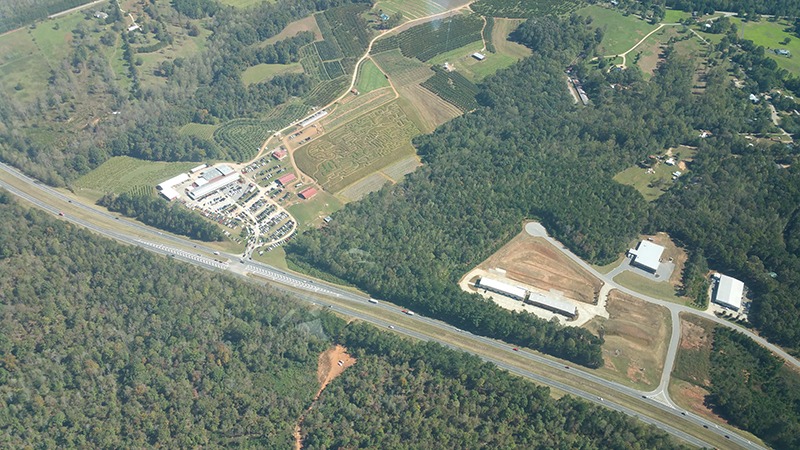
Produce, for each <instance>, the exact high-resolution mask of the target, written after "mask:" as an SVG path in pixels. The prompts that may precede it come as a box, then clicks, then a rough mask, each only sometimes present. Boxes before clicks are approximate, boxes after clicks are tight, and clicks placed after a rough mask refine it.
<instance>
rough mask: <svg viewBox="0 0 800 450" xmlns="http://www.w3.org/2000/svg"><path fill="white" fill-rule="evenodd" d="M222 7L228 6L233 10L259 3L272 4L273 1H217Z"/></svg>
mask: <svg viewBox="0 0 800 450" xmlns="http://www.w3.org/2000/svg"><path fill="white" fill-rule="evenodd" d="M219 2H220V3H222V4H223V5H230V6H233V7H235V8H248V7H250V6H253V5H259V4H261V3H273V0H219Z"/></svg>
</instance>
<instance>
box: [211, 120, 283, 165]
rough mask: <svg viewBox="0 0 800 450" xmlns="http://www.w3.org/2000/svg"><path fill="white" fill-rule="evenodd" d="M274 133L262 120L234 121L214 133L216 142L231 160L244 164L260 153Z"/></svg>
mask: <svg viewBox="0 0 800 450" xmlns="http://www.w3.org/2000/svg"><path fill="white" fill-rule="evenodd" d="M273 131H274V129H272V128H270V127H268V126H267V124H265V123H264V122H263V121H261V120H256V119H234V120H231V121H229V122H226V123H225V124H224V125H222V126H221V127H219V129H218V130H217V131H216V132H214V140H215V141H217V143H218V144H219V145H220V146H222V147H223V148H224V149H225V150H226V152H227V153H228V156H229V157H230V158H231V159H233V160H235V161H238V162H244V161H247V160H249V159H251V158H253V157H254V156H255V155H256V154H257V153H258V150H259V149H260V148H261V145H262V144H264V141H266V140H267V138H268V137H269V135H270V134H271V133H272V132H273Z"/></svg>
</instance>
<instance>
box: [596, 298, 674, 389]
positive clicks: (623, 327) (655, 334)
mask: <svg viewBox="0 0 800 450" xmlns="http://www.w3.org/2000/svg"><path fill="white" fill-rule="evenodd" d="M607 309H608V313H609V318H608V319H601V320H593V321H592V322H590V323H589V324H587V326H586V327H587V329H589V330H590V331H592V332H594V333H597V332H598V331H599V330H600V329H601V328H602V329H603V332H604V337H605V343H604V344H603V360H604V362H605V364H604V366H603V368H601V369H599V371H601V372H604V373H606V374H608V375H610V377H611V378H612V379H621V380H625V381H628V382H631V383H633V384H638V385H639V387H655V386H656V385H657V383H658V380H659V379H660V377H661V371H662V370H663V368H664V358H665V357H666V352H667V345H668V342H669V334H670V326H669V311H667V309H666V308H664V307H661V306H658V305H654V304H651V303H647V302H645V301H643V300H640V299H637V298H635V297H632V296H629V295H627V294H623V293H621V292H619V291H618V290H616V289H614V290H612V291H611V292H610V293H609V295H608V303H607Z"/></svg>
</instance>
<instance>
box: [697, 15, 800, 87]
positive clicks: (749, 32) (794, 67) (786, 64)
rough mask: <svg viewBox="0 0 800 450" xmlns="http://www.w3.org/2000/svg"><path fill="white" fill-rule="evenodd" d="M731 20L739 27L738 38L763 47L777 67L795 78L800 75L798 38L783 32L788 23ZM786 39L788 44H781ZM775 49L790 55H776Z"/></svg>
mask: <svg viewBox="0 0 800 450" xmlns="http://www.w3.org/2000/svg"><path fill="white" fill-rule="evenodd" d="M731 19H732V20H731V21H732V22H733V23H735V24H736V26H738V27H739V36H740V37H742V38H744V39H749V40H751V41H753V43H754V44H756V45H761V46H764V48H765V49H766V54H767V55H768V56H769V57H770V58H772V59H774V60H775V62H777V63H778V66H779V67H781V68H784V69H786V70H788V71H789V72H791V73H792V74H794V75H795V76H798V75H800V38H798V37H797V36H795V35H793V34H791V33H789V32H787V31H784V30H785V29H786V28H787V27H789V26H791V24H790V23H789V22H788V21H785V20H781V21H778V22H769V21H767V20H761V21H759V22H744V21H742V20H741V19H738V18H735V17H733V18H731ZM704 36H705V34H704ZM786 38H789V43H788V44H785V45H784V44H781V42H782V41H783V40H784V39H786ZM776 49H786V50H789V51H790V52H791V53H792V55H791V56H780V55H776V54H775V52H774V50H776Z"/></svg>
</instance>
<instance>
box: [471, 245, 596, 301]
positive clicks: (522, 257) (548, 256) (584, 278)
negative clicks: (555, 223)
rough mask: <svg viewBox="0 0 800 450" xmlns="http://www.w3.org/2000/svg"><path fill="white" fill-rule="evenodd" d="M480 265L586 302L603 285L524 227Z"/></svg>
mask: <svg viewBox="0 0 800 450" xmlns="http://www.w3.org/2000/svg"><path fill="white" fill-rule="evenodd" d="M478 267H479V268H481V269H485V270H489V269H495V268H500V269H503V270H505V271H506V276H507V277H508V278H509V279H512V280H517V281H520V282H522V283H524V284H527V285H531V286H535V287H536V288H538V289H541V290H543V291H545V292H549V291H550V290H551V289H554V290H557V291H560V292H562V293H563V294H564V297H566V298H569V299H572V300H577V301H580V302H584V303H595V301H596V299H597V295H598V293H599V292H600V288H601V287H602V285H603V282H602V281H600V280H598V279H597V278H595V277H593V276H592V275H591V274H590V273H588V272H586V271H585V270H583V269H582V268H581V267H580V266H578V265H577V264H575V263H574V262H573V261H572V260H570V259H569V258H567V257H566V256H564V254H563V253H561V252H560V251H558V249H556V248H555V247H553V246H552V245H550V244H549V243H548V242H547V241H545V240H544V239H541V238H534V237H532V236H531V235H529V234H528V233H526V232H524V231H523V232H522V233H520V234H519V235H517V236H516V237H515V238H514V239H512V240H511V241H510V242H509V243H508V244H506V245H504V246H503V247H502V248H500V250H498V251H497V252H496V253H495V254H494V255H492V256H490V257H489V258H488V259H487V260H486V261H484V262H483V263H481V264H480V265H479V266H478Z"/></svg>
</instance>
